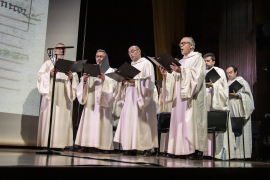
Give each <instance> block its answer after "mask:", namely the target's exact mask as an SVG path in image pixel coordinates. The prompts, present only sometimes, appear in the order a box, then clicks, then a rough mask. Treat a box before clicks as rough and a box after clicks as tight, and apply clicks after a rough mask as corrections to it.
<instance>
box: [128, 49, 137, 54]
mask: <svg viewBox="0 0 270 180" xmlns="http://www.w3.org/2000/svg"><path fill="white" fill-rule="evenodd" d="M138 50H139V49H136V50H135V49H132V50H131V51H130V52H128V55H130V54H131V53H135V51H138Z"/></svg>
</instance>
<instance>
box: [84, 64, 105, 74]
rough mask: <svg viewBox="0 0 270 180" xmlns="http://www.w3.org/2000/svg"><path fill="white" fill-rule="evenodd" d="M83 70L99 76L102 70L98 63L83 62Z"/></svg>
mask: <svg viewBox="0 0 270 180" xmlns="http://www.w3.org/2000/svg"><path fill="white" fill-rule="evenodd" d="M83 72H84V73H87V74H90V76H92V77H97V76H98V75H100V74H101V72H100V67H99V65H98V64H87V63H84V64H83Z"/></svg>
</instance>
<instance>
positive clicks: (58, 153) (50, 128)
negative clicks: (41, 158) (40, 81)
mask: <svg viewBox="0 0 270 180" xmlns="http://www.w3.org/2000/svg"><path fill="white" fill-rule="evenodd" d="M53 51H54V48H48V49H47V52H48V55H49V57H50V58H51V57H53ZM62 52H63V53H64V51H62ZM56 62H57V54H55V62H54V74H53V88H52V98H51V112H50V124H49V135H48V144H47V150H43V151H37V152H36V154H50V155H53V154H54V155H61V153H60V152H56V151H52V150H51V147H50V146H51V130H52V116H53V103H54V90H55V79H56Z"/></svg>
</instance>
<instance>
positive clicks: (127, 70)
mask: <svg viewBox="0 0 270 180" xmlns="http://www.w3.org/2000/svg"><path fill="white" fill-rule="evenodd" d="M140 72H141V71H140V70H138V69H137V68H135V67H133V66H131V65H130V64H128V63H127V62H125V63H124V64H123V65H122V66H120V67H119V68H118V69H117V70H116V71H115V72H113V73H108V74H106V76H108V77H110V78H112V79H114V80H116V81H117V82H123V81H125V80H126V77H129V78H131V79H133V78H134V77H135V76H136V75H137V74H139V73H140Z"/></svg>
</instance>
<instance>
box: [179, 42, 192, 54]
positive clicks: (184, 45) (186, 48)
mask: <svg viewBox="0 0 270 180" xmlns="http://www.w3.org/2000/svg"><path fill="white" fill-rule="evenodd" d="M179 46H180V49H181V54H182V55H188V54H189V53H190V52H191V51H192V48H193V45H190V42H189V38H183V39H182V40H181V42H180V43H179Z"/></svg>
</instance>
